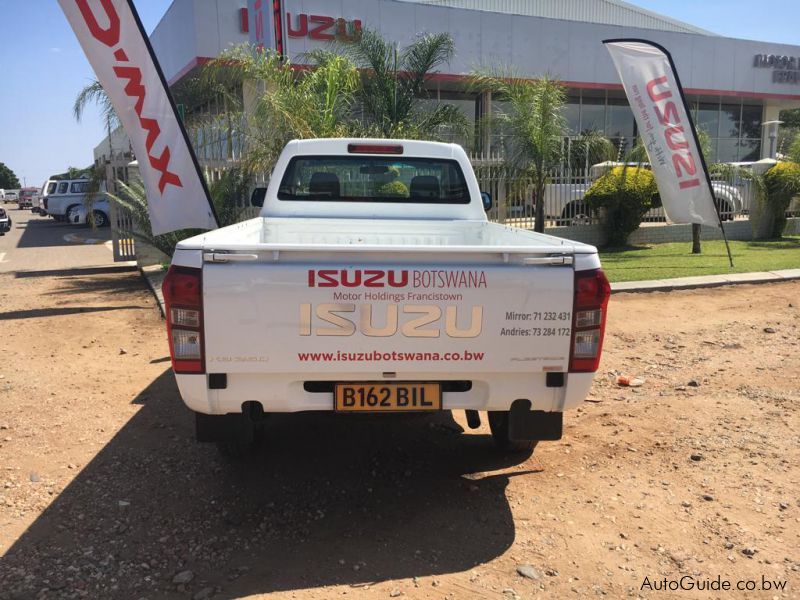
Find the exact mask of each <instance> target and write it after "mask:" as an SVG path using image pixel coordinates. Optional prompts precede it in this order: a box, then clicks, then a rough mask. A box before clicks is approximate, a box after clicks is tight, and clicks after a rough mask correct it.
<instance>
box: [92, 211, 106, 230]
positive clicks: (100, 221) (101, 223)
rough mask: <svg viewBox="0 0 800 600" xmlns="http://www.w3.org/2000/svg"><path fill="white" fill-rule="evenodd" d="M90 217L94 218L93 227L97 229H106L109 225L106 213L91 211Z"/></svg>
mask: <svg viewBox="0 0 800 600" xmlns="http://www.w3.org/2000/svg"><path fill="white" fill-rule="evenodd" d="M92 216H93V217H94V226H95V227H97V228H98V229H99V228H100V227H108V226H109V225H110V222H109V220H108V217H107V216H106V213H104V212H103V211H102V210H95V211H93V212H92Z"/></svg>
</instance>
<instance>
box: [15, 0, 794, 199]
mask: <svg viewBox="0 0 800 600" xmlns="http://www.w3.org/2000/svg"><path fill="white" fill-rule="evenodd" d="M632 3H633V4H637V5H639V6H642V7H644V8H647V9H649V10H652V11H655V12H659V13H662V14H665V15H668V16H671V17H674V18H676V19H680V20H682V21H686V22H688V23H691V24H693V25H697V26H699V27H702V28H704V29H708V30H710V31H713V32H715V33H719V34H721V35H725V36H728V37H737V38H748V39H757V40H764V41H770V42H783V43H787V44H795V45H800V26H798V17H800V4H798V0H770V2H768V3H765V4H763V5H754V4H753V3H752V2H751V1H744V0H633V1H632ZM135 4H136V7H137V9H138V11H139V14H140V16H141V18H142V22H143V23H144V26H145V28H146V29H147V31H148V32H150V31H152V30H153V29H154V28H155V26H156V24H157V23H158V21H159V19H160V18H161V16H162V15H163V14H164V12H166V10H167V7H168V6H169V5H170V0H135ZM0 24H1V25H2V31H3V41H2V43H0V81H1V82H2V83H1V84H0V162H4V163H6V164H7V165H8V166H9V167H10V168H11V169H12V170H13V171H14V172H15V173H16V174H17V176H18V177H19V178H20V181H22V180H23V178H24V179H25V181H26V183H27V184H28V185H36V186H41V185H42V184H43V183H44V181H45V179H46V178H47V176H48V175H50V174H52V173H60V172H63V171H65V170H66V169H67V167H70V166H75V167H85V166H87V165H89V164H90V163H91V162H92V149H93V148H94V147H95V146H96V145H97V144H98V143H99V142H100V140H101V139H103V137H104V135H105V134H104V132H103V126H102V122H101V119H100V117H99V116H98V114H97V112H96V111H95V110H94V109H93V108H92V109H91V110H89V111H87V112H86V113H85V115H84V118H83V121H82V122H81V123H80V124H79V123H76V121H75V119H74V118H73V116H72V104H73V101H74V99H75V96H76V95H77V94H78V92H79V91H80V89H81V88H82V87H83V86H84V85H86V83H88V82H89V80H90V79H91V78H92V77H93V73H92V70H91V67H89V64H88V62H87V61H86V58H85V57H84V55H83V51H82V50H81V48H80V46H79V45H78V42H77V40H76V39H75V36H74V34H73V33H72V30H71V29H70V27H69V24H68V23H67V20H66V19H65V18H64V15H63V14H62V12H61V9H60V8H59V6H58V3H57V2H56V0H0Z"/></svg>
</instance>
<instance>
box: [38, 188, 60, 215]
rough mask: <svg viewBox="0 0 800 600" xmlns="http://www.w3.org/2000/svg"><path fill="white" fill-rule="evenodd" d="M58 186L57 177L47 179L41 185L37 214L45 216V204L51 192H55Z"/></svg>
mask: <svg viewBox="0 0 800 600" xmlns="http://www.w3.org/2000/svg"><path fill="white" fill-rule="evenodd" d="M57 188H58V180H57V179H48V180H47V181H46V182H45V184H44V185H43V186H42V205H41V208H40V209H39V214H41V215H42V216H43V217H46V216H47V204H48V200H49V197H50V195H51V194H55V192H56V189H57Z"/></svg>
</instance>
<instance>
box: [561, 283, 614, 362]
mask: <svg viewBox="0 0 800 600" xmlns="http://www.w3.org/2000/svg"><path fill="white" fill-rule="evenodd" d="M610 296H611V285H610V284H609V283H608V279H606V276H605V273H603V271H602V270H601V269H594V270H591V271H577V272H576V273H575V302H574V305H573V309H572V341H571V347H570V357H569V370H570V373H594V372H595V371H597V368H598V367H599V365H600V353H601V352H602V350H603V336H604V335H605V331H606V308H607V307H608V299H609V297H610Z"/></svg>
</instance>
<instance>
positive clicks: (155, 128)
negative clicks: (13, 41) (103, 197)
mask: <svg viewBox="0 0 800 600" xmlns="http://www.w3.org/2000/svg"><path fill="white" fill-rule="evenodd" d="M59 4H60V5H61V8H62V10H63V11H64V14H65V15H66V16H67V19H68V20H69V23H70V25H71V26H72V29H73V31H75V35H76V36H77V37H78V41H79V42H80V44H81V47H82V48H83V51H84V52H85V53H86V57H87V58H88V59H89V63H90V64H91V65H92V68H93V69H94V72H95V74H96V75H97V79H98V80H99V81H100V84H101V85H102V86H103V89H104V90H105V91H106V94H108V97H109V99H110V100H111V103H112V104H113V105H114V110H116V112H117V115H118V116H119V120H120V122H121V123H122V126H123V127H124V128H125V132H126V133H127V134H128V137H129V138H130V140H131V145H132V146H133V151H134V153H135V154H136V158H137V159H138V161H139V172H140V173H141V175H142V180H143V182H144V187H145V190H146V191H147V203H148V206H149V209H150V223H151V225H152V229H153V233H155V234H160V233H167V232H169V231H174V230H176V229H189V228H198V229H214V228H216V227H217V219H216V215H215V213H214V207H213V205H212V204H211V201H210V197H209V194H208V189H207V187H206V183H205V180H204V179H203V176H202V173H201V172H200V168H199V165H198V164H197V158H196V157H195V155H194V152H193V151H192V147H191V146H190V144H189V139H188V137H187V135H186V132H185V131H184V129H183V125H182V124H181V122H180V120H179V118H178V114H177V110H176V109H175V105H174V102H173V101H172V97H171V96H170V95H169V91H168V89H167V84H166V81H165V79H164V75H163V73H162V72H161V69H160V67H159V65H158V62H157V61H156V57H155V54H154V53H153V50H152V48H151V46H150V41H149V40H148V38H147V35H146V34H145V32H144V29H143V27H142V24H141V21H140V20H139V16H138V14H137V13H136V9H135V8H134V7H133V4H132V2H130V0H59Z"/></svg>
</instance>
